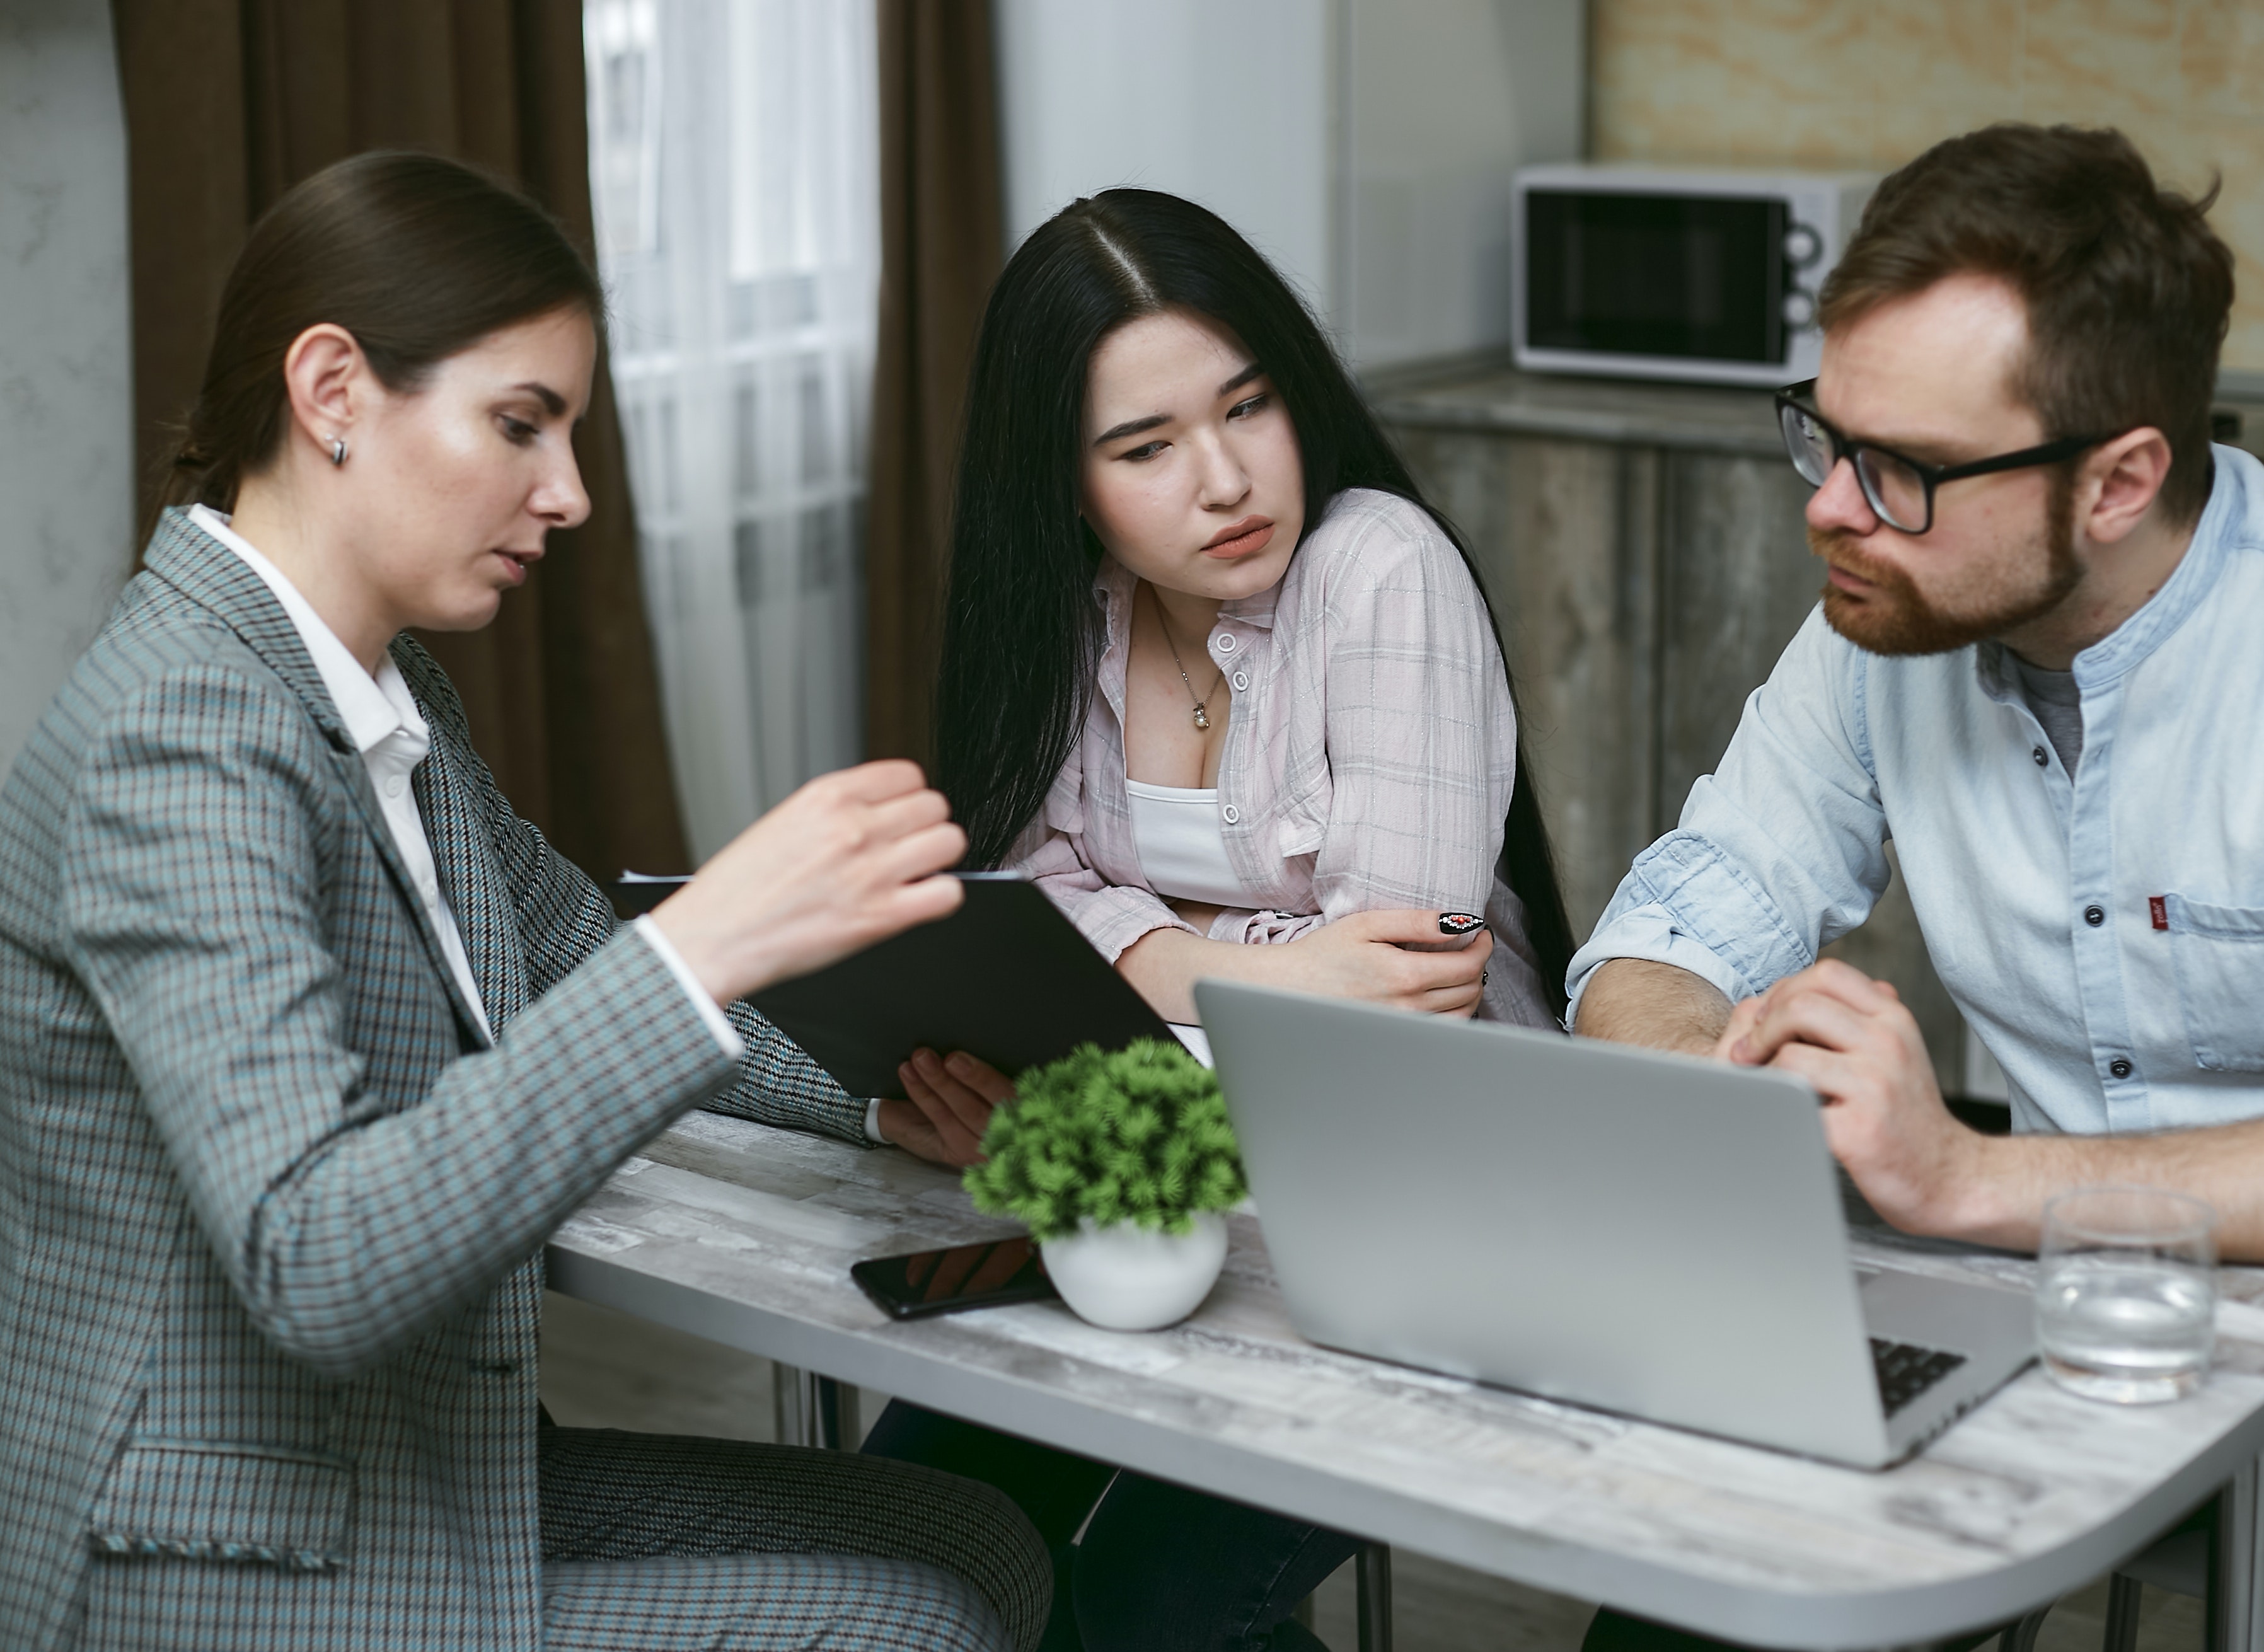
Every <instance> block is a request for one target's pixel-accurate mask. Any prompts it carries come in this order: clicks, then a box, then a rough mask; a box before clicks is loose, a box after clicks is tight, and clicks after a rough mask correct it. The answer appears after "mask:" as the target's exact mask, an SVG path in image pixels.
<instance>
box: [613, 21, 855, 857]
mask: <svg viewBox="0 0 2264 1652" xmlns="http://www.w3.org/2000/svg"><path fill="white" fill-rule="evenodd" d="M584 42H585V49H586V50H587V53H588V55H589V95H590V181H591V195H592V198H593V199H594V201H595V203H596V208H597V219H598V243H599V264H600V269H601V272H602V274H603V275H604V278H605V280H606V288H607V291H608V293H610V295H611V299H612V303H613V333H612V354H613V383H614V386H615V388H616V390H617V392H618V394H619V395H620V405H621V422H622V426H623V431H624V434H625V436H626V438H627V440H628V453H629V467H630V475H631V482H632V485H633V487H634V488H635V496H636V510H637V521H638V527H639V532H640V538H641V544H640V555H641V559H642V569H643V575H644V588H645V594H646V600H647V603H648V605H649V610H650V613H651V620H652V627H653V634H654V641H655V643H656V646H657V656H658V661H659V666H660V675H661V691H662V695H663V698H664V702H665V705H666V707H667V714H668V729H669V739H670V743H671V750H672V753H673V756H674V758H675V767H676V775H677V786H678V792H679V793H680V794H681V797H682V801H683V803H684V809H685V825H686V831H687V833H688V834H689V836H690V837H691V839H692V847H693V852H694V854H695V856H697V857H698V858H700V859H705V858H706V857H707V856H708V855H709V854H712V853H713V852H714V851H715V850H717V849H719V848H721V847H722V844H724V843H726V842H728V841H729V838H730V837H732V836H733V835H734V834H735V833H736V832H737V831H738V830H739V829H740V828H742V827H743V826H744V825H745V824H746V823H747V822H748V821H750V820H751V819H752V818H753V817H754V816H755V815H758V814H759V813H761V812H762V811H763V810H764V809H766V808H769V807H770V806H771V805H772V804H773V803H775V802H777V801H779V800H780V799H781V798H782V797H784V796H785V795H786V794H787V793H788V792H790V791H791V790H793V789H794V787H795V786H798V785H800V784H801V783H802V781H803V780H805V779H809V777H810V776H811V775H813V774H816V773H819V772H823V771H824V770H827V769H833V768H838V767H840V766H841V765H842V764H847V763H853V762H855V761H856V760H857V758H858V757H859V756H860V747H861V740H862V733H861V728H862V717H863V706H862V694H863V678H864V673H863V669H862V656H863V625H864V620H863V613H864V603H863V574H862V545H863V538H864V533H863V526H864V497H865V467H866V447H867V441H866V436H867V427H868V423H869V418H868V402H869V401H870V395H871V383H872V373H873V337H874V317H875V311H876V306H877V303H878V293H879V283H880V172H879V155H878V118H879V117H878V103H877V100H878V96H879V88H878V73H879V69H878V45H877V42H876V40H875V39H874V12H873V8H872V7H871V6H870V5H869V4H851V3H848V0H587V3H586V4H585V6H584Z"/></svg>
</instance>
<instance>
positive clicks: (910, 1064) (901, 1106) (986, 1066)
mask: <svg viewBox="0 0 2264 1652" xmlns="http://www.w3.org/2000/svg"><path fill="white" fill-rule="evenodd" d="M896 1076H897V1077H899V1078H901V1079H902V1080H903V1083H904V1095H905V1097H906V1098H907V1099H905V1100H903V1101H883V1102H882V1104H881V1119H880V1125H881V1134H882V1135H883V1136H886V1137H887V1138H888V1139H889V1141H893V1142H895V1143H896V1146H898V1147H900V1148H903V1149H904V1151H905V1152H907V1153H912V1154H917V1155H918V1156H919V1157H921V1158H924V1159H932V1160H933V1161H934V1162H935V1163H938V1164H954V1165H961V1166H964V1165H969V1164H976V1163H981V1162H982V1158H983V1131H984V1130H985V1129H986V1128H987V1127H989V1125H990V1123H991V1109H992V1108H993V1107H996V1106H998V1105H1002V1104H1003V1103H1005V1102H1009V1101H1012V1099H1013V1098H1014V1085H1013V1083H1012V1080H1010V1079H1009V1078H1007V1076H1005V1074H1004V1073H1001V1072H1000V1071H999V1070H998V1069H997V1068H995V1067H993V1066H991V1064H990V1063H989V1062H988V1061H979V1060H977V1059H976V1057H974V1056H972V1055H969V1054H967V1052H966V1051H964V1050H960V1051H957V1052H955V1053H954V1054H953V1055H952V1056H951V1057H950V1059H949V1060H945V1059H943V1058H941V1057H940V1056H938V1055H937V1054H936V1053H935V1052H934V1051H933V1050H914V1051H913V1052H912V1058H911V1060H910V1061H906V1062H905V1063H904V1064H903V1066H901V1067H899V1068H897V1069H896Z"/></svg>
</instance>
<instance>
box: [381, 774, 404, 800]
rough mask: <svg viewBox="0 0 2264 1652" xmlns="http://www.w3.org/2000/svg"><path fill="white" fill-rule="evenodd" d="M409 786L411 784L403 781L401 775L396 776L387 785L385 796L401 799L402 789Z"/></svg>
mask: <svg viewBox="0 0 2264 1652" xmlns="http://www.w3.org/2000/svg"><path fill="white" fill-rule="evenodd" d="M408 784H409V782H408V781H406V780H404V779H402V778H401V777H400V776H399V775H397V774H396V775H394V776H393V777H392V778H391V779H388V780H387V781H386V783H385V794H386V795H387V796H388V797H399V796H400V795H401V788H402V787H403V786H406V785H408Z"/></svg>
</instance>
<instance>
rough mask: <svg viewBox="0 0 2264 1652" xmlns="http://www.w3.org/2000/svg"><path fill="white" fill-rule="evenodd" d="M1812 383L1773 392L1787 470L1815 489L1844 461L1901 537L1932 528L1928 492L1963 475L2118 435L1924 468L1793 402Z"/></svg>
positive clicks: (2070, 454) (2040, 461)
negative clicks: (1788, 464)
mask: <svg viewBox="0 0 2264 1652" xmlns="http://www.w3.org/2000/svg"><path fill="white" fill-rule="evenodd" d="M1815 388H1816V380H1813V379H1810V380H1806V381H1804V382H1803V383H1800V384H1791V385H1787V386H1786V387H1785V388H1783V389H1781V390H1780V391H1778V392H1777V393H1776V417H1777V423H1778V424H1780V425H1781V426H1782V427H1783V430H1784V451H1785V452H1786V453H1788V454H1789V455H1790V456H1791V458H1792V467H1793V468H1794V469H1795V470H1796V471H1798V472H1799V473H1800V474H1801V475H1803V476H1804V477H1806V478H1807V479H1808V484H1809V486H1810V487H1812V488H1821V487H1822V486H1823V485H1824V482H1825V478H1826V477H1828V476H1829V475H1831V474H1832V467H1833V466H1835V465H1837V464H1838V463H1839V462H1840V460H1843V459H1844V460H1847V461H1849V462H1850V463H1851V464H1853V465H1854V467H1855V485H1856V486H1858V487H1859V488H1861V489H1862V490H1863V497H1864V499H1865V500H1866V501H1867V502H1868V503H1869V505H1870V507H1871V509H1872V510H1873V511H1876V512H1877V514H1878V518H1879V520H1880V521H1882V522H1883V523H1885V524H1886V525H1888V526H1889V527H1890V528H1894V529H1896V530H1898V531H1899V532H1901V533H1925V532H1926V531H1927V529H1928V528H1931V527H1932V526H1933V525H1934V489H1936V488H1939V487H1940V486H1941V484H1942V483H1943V482H1956V481H1958V480H1960V479H1961V478H1963V477H1966V476H1987V475H1993V474H1995V473H1996V472H1998V471H2000V470H2025V469H2027V468H2028V467H2029V466H2031V465H2050V464H2055V463H2057V461H2059V460H2063V459H2072V458H2074V457H2075V456H2076V455H2077V454H2078V453H2081V452H2083V450H2084V449H2085V448H2086V447H2096V446H2099V444H2100V443H2101V442H2104V441H2111V440H2112V439H2114V438H2115V437H2116V436H2118V435H2120V434H2121V433H2122V432H2120V431H2108V432H2106V434H2104V435H2101V436H2064V437H2062V438H2060V439H2059V440H2057V441H2056V442H2046V443H2044V444H2043V446H2038V447H2023V448H2021V450H2020V451H2019V452H2018V453H1999V454H1998V455H1997V456H1996V457H1995V458H1994V459H1977V460H1973V461H1972V463H1970V464H1966V465H1929V464H1927V462H1926V461H1925V460H1922V459H1912V457H1910V455H1909V454H1907V453H1897V452H1895V450H1894V449H1893V448H1891V447H1882V446H1879V445H1878V444H1877V443H1876V442H1866V441H1861V440H1859V439H1857V438H1854V437H1852V436H1849V435H1848V434H1847V432H1846V431H1843V430H1841V429H1840V427H1839V426H1838V425H1836V424H1833V423H1832V421H1831V420H1829V419H1827V418H1825V417H1824V415H1822V414H1821V413H1818V411H1817V410H1816V409H1814V408H1812V407H1809V406H1807V405H1805V404H1804V403H1803V402H1801V401H1800V400H1799V399H1798V398H1800V397H1802V396H1804V395H1810V394H1811V393H1812V392H1813V391H1814V390H1815Z"/></svg>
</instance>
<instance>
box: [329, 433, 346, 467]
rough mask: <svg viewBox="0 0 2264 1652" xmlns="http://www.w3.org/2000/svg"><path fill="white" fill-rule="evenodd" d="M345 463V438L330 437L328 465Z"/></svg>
mask: <svg viewBox="0 0 2264 1652" xmlns="http://www.w3.org/2000/svg"><path fill="white" fill-rule="evenodd" d="M345 462H346V438H345V437H343V436H333V437H331V438H330V463H332V464H333V465H343V464H345Z"/></svg>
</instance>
